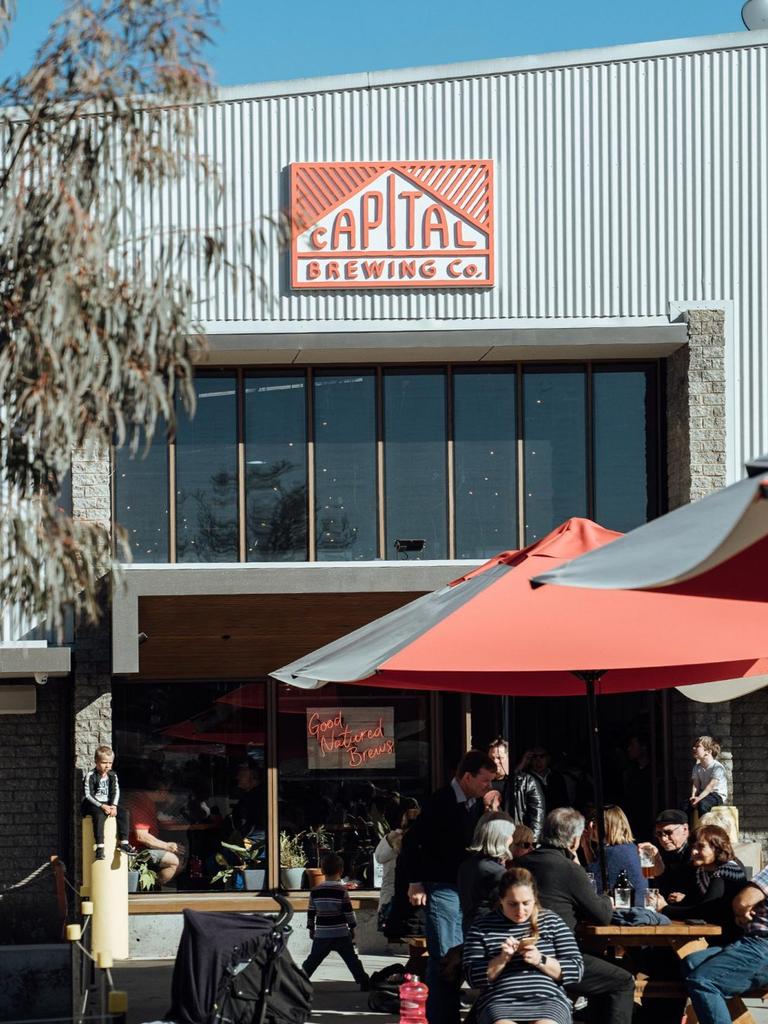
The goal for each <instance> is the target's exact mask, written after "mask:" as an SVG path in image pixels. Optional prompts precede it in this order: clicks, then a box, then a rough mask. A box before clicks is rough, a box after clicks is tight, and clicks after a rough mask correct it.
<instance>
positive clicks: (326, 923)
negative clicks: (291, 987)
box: [302, 853, 369, 992]
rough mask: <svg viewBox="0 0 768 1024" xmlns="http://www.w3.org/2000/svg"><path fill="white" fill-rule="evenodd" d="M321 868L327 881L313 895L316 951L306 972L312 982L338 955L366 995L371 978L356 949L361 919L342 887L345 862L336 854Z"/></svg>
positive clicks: (311, 918)
mask: <svg viewBox="0 0 768 1024" xmlns="http://www.w3.org/2000/svg"><path fill="white" fill-rule="evenodd" d="M320 867H321V868H322V869H323V874H324V875H325V881H324V882H321V883H320V884H319V885H316V886H315V888H314V889H312V890H311V891H310V894H309V906H308V907H307V928H308V929H309V935H310V938H311V939H312V949H311V950H310V951H309V956H308V957H307V959H306V960H305V961H304V963H303V965H302V968H303V970H304V973H305V974H306V975H307V977H308V978H311V977H312V975H313V974H314V972H315V970H316V969H317V968H318V967H319V966H320V964H321V963H322V962H323V960H325V958H326V957H327V956H328V954H329V953H331V952H333V951H335V952H337V953H338V954H339V956H340V957H341V959H342V960H343V961H344V963H345V964H346V965H347V967H348V968H349V970H350V972H351V974H352V977H353V978H354V979H355V981H356V982H357V983H358V985H359V986H360V988H361V990H362V991H363V992H365V991H367V990H368V987H369V983H368V975H367V974H366V973H365V968H364V967H363V965H362V963H361V961H360V957H359V956H358V955H357V950H356V949H355V946H354V938H355V928H356V927H357V919H356V918H355V912H354V911H353V910H352V901H351V900H350V898H349V891H348V890H347V888H346V886H344V885H342V884H341V873H342V871H343V870H344V861H343V860H342V859H341V857H339V855H338V854H336V853H329V854H326V856H325V857H323V859H322V861H321V863H320Z"/></svg>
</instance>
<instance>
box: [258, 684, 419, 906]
mask: <svg viewBox="0 0 768 1024" xmlns="http://www.w3.org/2000/svg"><path fill="white" fill-rule="evenodd" d="M427 708H428V698H427V696H426V695H425V694H424V693H410V692H408V693H404V692H401V691H398V690H388V689H385V690H382V689H375V688H373V687H360V686H333V685H328V686H324V687H323V689H322V690H318V691H316V692H310V693H307V692H306V691H304V690H297V689H295V688H293V687H290V686H284V685H280V686H279V687H278V720H279V733H278V751H279V759H280V772H279V776H278V813H279V825H280V830H281V831H282V832H283V833H286V834H288V835H291V836H295V835H300V836H301V837H302V841H304V842H305V843H306V853H307V856H308V859H309V861H310V864H311V865H314V864H315V863H316V862H317V859H318V856H319V854H321V853H322V851H323V850H324V849H326V850H333V851H336V852H339V853H340V854H341V855H342V857H343V859H344V873H345V875H346V876H347V877H348V878H349V879H352V880H353V881H355V882H357V883H358V885H359V886H360V887H364V888H372V887H373V884H374V878H373V871H374V863H373V851H374V849H375V847H376V844H377V843H378V841H379V839H380V838H381V836H382V835H383V834H384V833H385V832H388V831H389V830H390V829H392V828H397V827H399V825H400V820H401V818H402V816H403V813H404V812H405V810H407V809H409V808H411V807H414V806H416V805H418V806H421V804H422V803H423V801H424V798H425V797H426V796H427V794H428V793H429V789H430V786H429V764H430V758H429V730H428V725H427V723H428V714H427Z"/></svg>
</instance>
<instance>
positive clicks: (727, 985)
mask: <svg viewBox="0 0 768 1024" xmlns="http://www.w3.org/2000/svg"><path fill="white" fill-rule="evenodd" d="M733 912H734V914H735V916H736V924H738V925H739V926H740V927H741V928H743V929H744V935H743V936H742V937H741V938H740V939H737V940H736V941H735V942H732V943H731V944H730V945H729V946H724V947H723V948H722V949H718V948H713V949H704V950H701V951H700V952H698V953H692V954H691V955H690V956H688V957H686V959H685V961H684V969H685V970H686V972H687V973H686V978H685V984H686V986H687V988H688V994H689V996H690V997H691V1005H692V1006H693V1008H694V1010H695V1011H696V1014H697V1016H698V1019H699V1024H730V1022H731V1020H732V1017H731V1012H730V1010H729V1009H728V1000H729V999H731V998H732V997H733V996H738V995H742V994H743V993H744V992H748V991H749V990H750V989H752V988H764V987H765V986H766V985H768V868H763V870H762V871H760V872H759V873H758V874H757V875H755V877H754V878H753V879H752V881H751V882H749V883H748V884H747V885H746V887H745V888H744V889H742V890H741V892H739V893H737V895H736V897H735V899H734V901H733ZM739 1019H741V1018H739Z"/></svg>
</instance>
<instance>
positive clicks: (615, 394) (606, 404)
mask: <svg viewBox="0 0 768 1024" xmlns="http://www.w3.org/2000/svg"><path fill="white" fill-rule="evenodd" d="M649 376H650V374H649V373H648V372H647V371H644V370H635V371H627V370H624V371H621V372H617V371H611V370H597V369H596V370H595V371H594V372H593V374H592V395H593V409H594V426H593V436H594V448H595V469H594V478H595V519H596V520H597V522H598V523H600V525H601V526H606V527H608V528H609V529H611V530H619V531H620V532H622V533H625V532H626V531H627V530H632V529H634V528H635V527H636V526H640V525H641V524H642V523H644V522H646V521H647V519H648V518H649V516H650V510H649V501H648V478H649V465H648V454H649V453H648V440H649V430H650V429H651V426H652V425H651V424H649V423H648V422H647V420H648V417H647V413H646V410H647V408H648V399H649V395H648V391H649V385H650V381H649Z"/></svg>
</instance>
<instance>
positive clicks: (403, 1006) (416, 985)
mask: <svg viewBox="0 0 768 1024" xmlns="http://www.w3.org/2000/svg"><path fill="white" fill-rule="evenodd" d="M428 992H429V989H428V988H427V986H426V985H425V984H424V982H422V981H419V979H418V978H417V977H416V975H415V974H406V976H405V981H404V982H403V984H402V985H401V986H400V1024H427V993H428Z"/></svg>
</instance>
